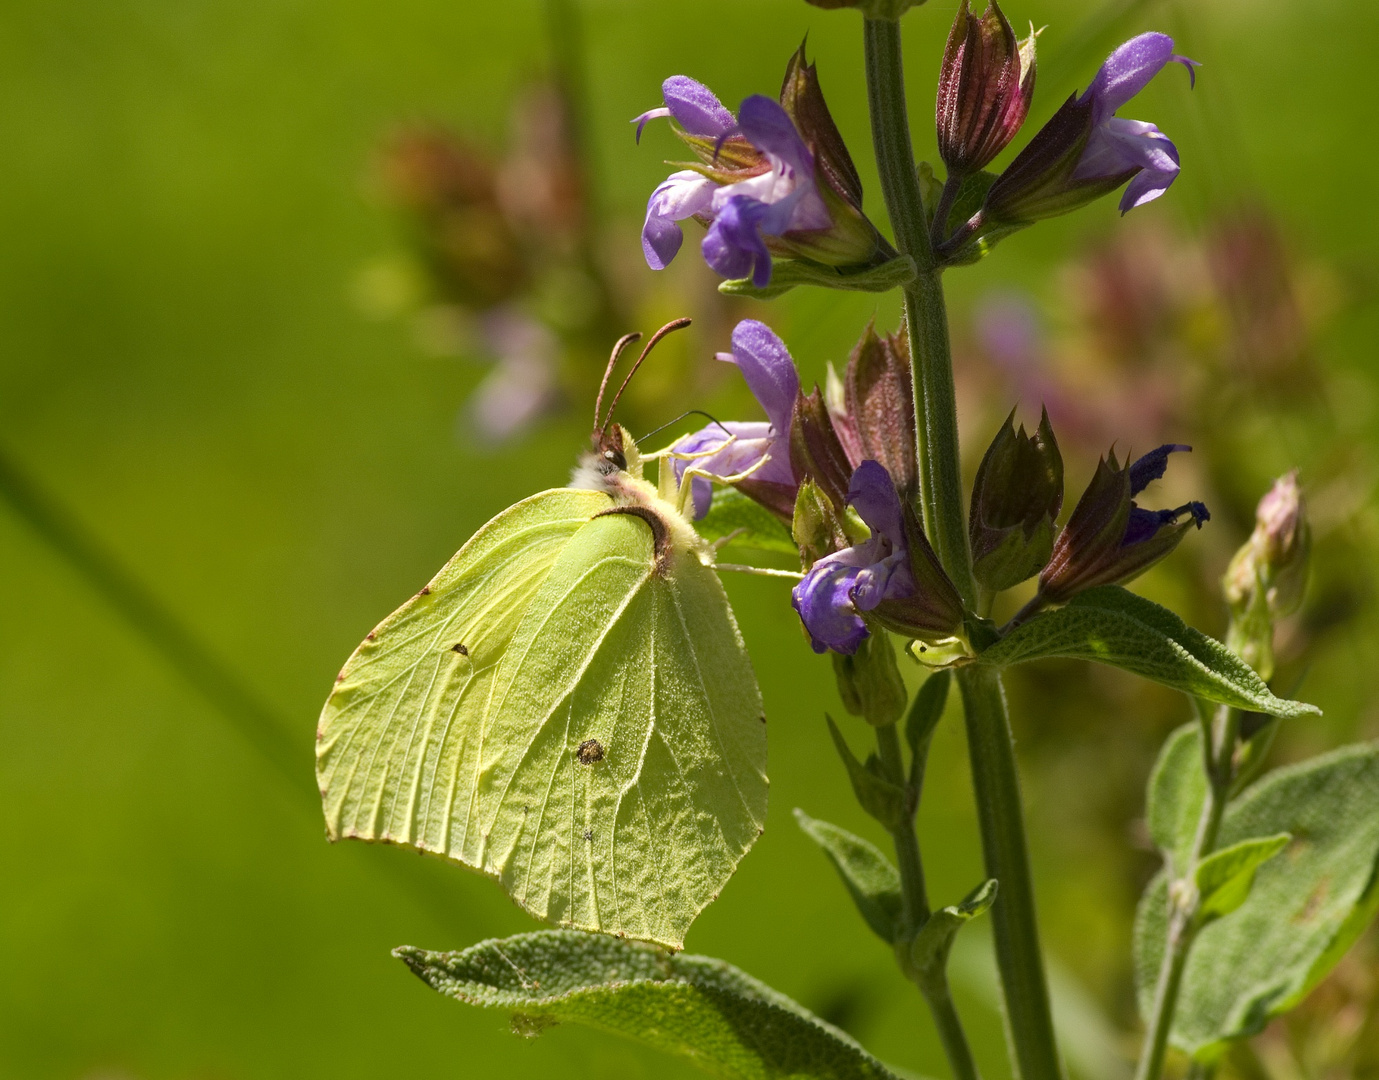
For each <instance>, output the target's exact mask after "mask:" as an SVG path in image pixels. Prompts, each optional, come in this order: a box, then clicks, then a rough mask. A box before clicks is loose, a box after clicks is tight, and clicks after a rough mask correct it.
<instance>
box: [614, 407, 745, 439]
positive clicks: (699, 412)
mask: <svg viewBox="0 0 1379 1080" xmlns="http://www.w3.org/2000/svg"><path fill="white" fill-rule="evenodd" d="M687 416H702V417H703V418H704V419H705V420H708V421H710V422H711V423H713V424H716V425H717V426H718V427H719V428H720V429H722V431H723V434H724V435H727V436H728V437H729V438H732V434H733V433H732V432H731V431H729V430H728V429H727V428H726V427H724V426H723V424H722V422H721V421H720V420H719V419H718V417H716V416H713V415H711V414H710V413H706V412H705V411H704V410H703V409H686V410H685V411H684V412H682V413H681V414H680V415H679V416H677V417H676V418H675V419H674V420H667V421H666V422H665V423H664V424H662V425H661V426H660V427H658V428H656V429H654V430H652V431H648V432H647V433H646V434H645V435H643V436H642V437H641V438H640V439H638V440H637V444H638V445H639V446H640V445H641V444H642V443H644V442H646V440H647V439H649V438H651V436H653V435H659V434H660V433H661V432H663V431H665V429H666V428H668V427H673V426H674V425H675V424H678V423H679V422H680V421H681V420H683V419H684V418H685V417H687Z"/></svg>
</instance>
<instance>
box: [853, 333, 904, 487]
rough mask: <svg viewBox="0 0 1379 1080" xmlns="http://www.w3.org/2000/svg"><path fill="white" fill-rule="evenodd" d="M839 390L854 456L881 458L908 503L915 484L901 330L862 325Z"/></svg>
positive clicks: (863, 458) (902, 334)
mask: <svg viewBox="0 0 1379 1080" xmlns="http://www.w3.org/2000/svg"><path fill="white" fill-rule="evenodd" d="M843 393H844V401H845V403H846V407H847V413H848V418H849V420H850V421H851V424H852V429H853V431H855V432H856V437H857V444H858V450H859V452H860V455H859V456H860V459H862V460H865V459H866V458H871V459H872V460H874V461H879V462H881V464H882V465H884V466H885V467H886V471H887V472H888V473H890V474H891V479H892V480H893V481H894V482H895V486H896V489H897V490H898V491H899V492H900V497H901V499H902V500H903V501H905V502H913V501H914V496H915V492H916V491H917V490H918V488H919V468H918V465H917V463H916V461H915V401H914V390H913V389H912V387H911V384H910V343H909V338H908V336H907V335H906V334H905V331H904V330H903V329H902V330H900V331H898V332H897V333H895V334H891V335H889V336H886V337H882V336H879V335H878V334H877V333H876V328H875V326H874V325H872V326H868V327H867V331H866V333H865V334H864V335H863V336H862V340H861V341H859V342H858V343H857V345H856V346H855V347H854V348H853V350H852V354H851V355H850V356H849V357H848V364H847V371H846V373H845V374H844V384H843ZM858 464H860V460H859V462H858Z"/></svg>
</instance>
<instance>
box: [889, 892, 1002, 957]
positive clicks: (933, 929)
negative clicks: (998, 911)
mask: <svg viewBox="0 0 1379 1080" xmlns="http://www.w3.org/2000/svg"><path fill="white" fill-rule="evenodd" d="M995 902H996V879H995V878H991V879H988V880H987V881H984V882H982V884H980V885H978V886H977V887H976V888H975V889H973V890H972V891H971V892H970V893H968V894H967V896H965V897H964V898H963V899H962V901H961V902H959V903H957V904H955V905H952V906H951V907H946V908H939V910H938V911H936V912H934V913H933V914H932V915H930V916H929V921H928V922H926V923H925V924H924V925H923V926H921V927H920V928H919V933H918V934H916V935H915V939H914V941H913V942H911V943H910V959H911V961H912V962H913V963H914V965H915V968H916V969H917V970H918V971H919V972H920V974H921V976H922V977H937V976H939V975H942V974H943V972H944V970H945V969H946V968H947V966H948V953H949V951H950V950H951V949H952V948H953V939H954V938H955V937H957V935H958V931H959V930H961V929H962V928H963V927H964V926H966V925H967V924H968V923H969V922H971V921H972V920H973V919H975V918H976V917H977V916H978V915H980V914H981V913H982V912H984V911H985V910H986V909H987V908H989V907H990V906H991V905H992V904H994V903H995Z"/></svg>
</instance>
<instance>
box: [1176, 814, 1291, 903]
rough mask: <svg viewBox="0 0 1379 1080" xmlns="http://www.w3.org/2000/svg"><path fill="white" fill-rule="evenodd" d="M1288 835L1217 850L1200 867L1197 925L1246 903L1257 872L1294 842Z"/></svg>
mask: <svg viewBox="0 0 1379 1080" xmlns="http://www.w3.org/2000/svg"><path fill="white" fill-rule="evenodd" d="M1292 839H1293V838H1292V836H1291V835H1289V834H1288V833H1279V834H1278V835H1277V836H1266V837H1264V838H1263V839H1260V840H1241V841H1240V843H1238V844H1232V845H1231V846H1230V847H1228V848H1223V849H1221V850H1220V851H1214V852H1212V853H1211V854H1210V855H1208V856H1207V857H1206V858H1205V859H1203V860H1202V861H1201V862H1200V863H1198V864H1197V872H1196V873H1195V874H1194V875H1193V878H1194V880H1195V881H1196V883H1197V897H1198V900H1197V922H1198V924H1199V925H1205V924H1206V923H1208V922H1211V921H1212V920H1214V919H1219V918H1221V916H1223V915H1229V914H1230V913H1231V912H1232V911H1234V910H1235V909H1236V908H1238V907H1239V906H1240V905H1241V904H1243V903H1244V902H1245V901H1246V900H1247V899H1248V898H1249V895H1250V887H1251V886H1252V885H1254V882H1255V871H1256V870H1258V869H1259V868H1260V867H1261V866H1263V865H1264V864H1265V863H1266V862H1268V861H1269V860H1270V859H1272V858H1273V857H1274V856H1275V855H1277V854H1278V853H1279V852H1280V851H1282V850H1283V849H1284V848H1286V847H1287V846H1288V844H1289V843H1290V842H1291V841H1292Z"/></svg>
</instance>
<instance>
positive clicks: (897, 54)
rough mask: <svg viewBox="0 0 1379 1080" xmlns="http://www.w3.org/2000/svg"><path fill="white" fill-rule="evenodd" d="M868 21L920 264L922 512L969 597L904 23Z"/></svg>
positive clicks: (899, 193)
mask: <svg viewBox="0 0 1379 1080" xmlns="http://www.w3.org/2000/svg"><path fill="white" fill-rule="evenodd" d="M864 26H865V44H866V60H867V101H868V104H869V106H870V110H871V133H872V145H873V147H874V148H875V151H876V164H877V168H878V169H879V170H880V173H881V192H882V194H883V196H884V197H885V200H886V212H887V214H889V215H890V219H891V230H892V232H894V233H895V242H896V247H897V248H898V249H899V250H900V252H901V254H903V255H908V256H909V257H910V258H912V259H913V260H914V262H915V267H916V270H917V275H916V277H915V280H914V281H913V282H912V283H911V284H910V285H909V286H908V287H907V288H906V289H905V322H906V328H907V330H908V331H909V337H910V363H911V376H912V378H913V381H914V390H915V394H914V397H915V433H916V436H917V439H918V454H919V487H920V491H919V502H920V511H921V514H922V516H923V519H924V529H925V532H926V533H927V534H928V537H929V540H930V542H931V543H932V544H933V545H934V550H935V551H936V552H937V554H938V557H939V561H940V562H942V564H943V568H944V569H945V570H946V571H947V572H948V576H949V577H951V578H952V579H953V583H954V584H955V585H956V586H957V587H958V591H959V592H960V593H962V595H963V596H964V597H965V598H966V600H967V602H968V603H969V604H971V603H973V602H974V599H975V592H976V590H975V588H974V586H973V582H972V568H971V559H970V556H969V554H968V550H967V530H966V528H965V526H964V519H963V509H962V474H961V470H960V468H959V461H958V408H957V397H956V394H955V393H954V390H953V360H952V350H951V347H950V345H949V340H948V312H947V309H946V307H945V304H944V299H943V285H942V283H941V281H940V280H939V269H938V267H937V265H936V263H935V260H934V252H933V248H932V247H931V246H930V243H929V229H928V224H927V222H926V221H925V219H924V204H923V201H922V200H921V198H920V193H919V178H918V176H917V175H916V174H915V157H914V150H913V147H912V146H911V143H910V123H909V117H908V113H907V110H906V106H905V73H904V65H903V62H902V60H901V51H900V24H899V23H897V22H891V21H887V20H884V19H867V20H866V21H865V23H864Z"/></svg>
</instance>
